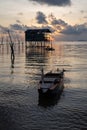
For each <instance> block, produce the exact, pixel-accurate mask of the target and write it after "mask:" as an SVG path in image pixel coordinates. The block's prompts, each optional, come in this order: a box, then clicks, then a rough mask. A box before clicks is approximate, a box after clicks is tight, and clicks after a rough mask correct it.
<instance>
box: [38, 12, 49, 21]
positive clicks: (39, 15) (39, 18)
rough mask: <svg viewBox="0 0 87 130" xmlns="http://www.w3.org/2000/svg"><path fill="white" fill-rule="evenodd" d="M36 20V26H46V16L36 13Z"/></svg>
mask: <svg viewBox="0 0 87 130" xmlns="http://www.w3.org/2000/svg"><path fill="white" fill-rule="evenodd" d="M36 20H37V23H38V24H47V20H46V16H45V14H44V13H42V12H40V11H39V12H37V16H36Z"/></svg>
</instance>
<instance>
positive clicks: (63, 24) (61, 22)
mask: <svg viewBox="0 0 87 130" xmlns="http://www.w3.org/2000/svg"><path fill="white" fill-rule="evenodd" d="M51 24H52V25H61V26H67V23H66V22H65V21H63V20H61V19H53V20H52V22H51Z"/></svg>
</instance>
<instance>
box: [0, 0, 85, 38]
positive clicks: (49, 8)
mask: <svg viewBox="0 0 87 130" xmlns="http://www.w3.org/2000/svg"><path fill="white" fill-rule="evenodd" d="M86 5H87V1H86V0H83V1H81V0H65V1H64V0H61V2H60V1H59V0H55V1H52V0H51V1H49V0H47V1H45V0H38V1H37V0H18V1H17V0H7V1H6V0H1V1H0V34H2V33H5V32H6V28H8V29H9V30H11V31H13V32H17V30H19V32H20V31H21V32H24V31H25V30H26V29H29V28H31V29H32V28H49V29H50V30H51V31H52V32H53V35H54V39H55V40H87V37H86V35H87V8H86ZM77 28H78V29H77ZM60 35H61V37H59V36H60ZM76 35H77V37H76Z"/></svg>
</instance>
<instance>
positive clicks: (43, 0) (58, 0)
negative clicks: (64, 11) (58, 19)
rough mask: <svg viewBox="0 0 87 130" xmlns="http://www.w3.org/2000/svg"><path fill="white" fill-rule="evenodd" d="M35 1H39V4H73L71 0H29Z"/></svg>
mask: <svg viewBox="0 0 87 130" xmlns="http://www.w3.org/2000/svg"><path fill="white" fill-rule="evenodd" d="M29 1H33V2H37V3H39V4H41V5H42V4H46V5H49V6H50V5H51V6H67V5H71V0H29Z"/></svg>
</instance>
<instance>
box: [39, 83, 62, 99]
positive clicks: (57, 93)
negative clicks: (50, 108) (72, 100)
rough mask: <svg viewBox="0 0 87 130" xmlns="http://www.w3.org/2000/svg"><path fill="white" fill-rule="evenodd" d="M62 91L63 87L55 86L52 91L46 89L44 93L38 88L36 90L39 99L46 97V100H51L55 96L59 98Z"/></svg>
mask: <svg viewBox="0 0 87 130" xmlns="http://www.w3.org/2000/svg"><path fill="white" fill-rule="evenodd" d="M63 89H64V85H61V86H57V87H56V88H54V89H52V90H51V89H48V90H47V91H46V92H43V89H42V88H40V89H38V92H39V97H48V98H53V97H55V96H57V97H58V96H59V97H60V95H61V93H62V92H63Z"/></svg>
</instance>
